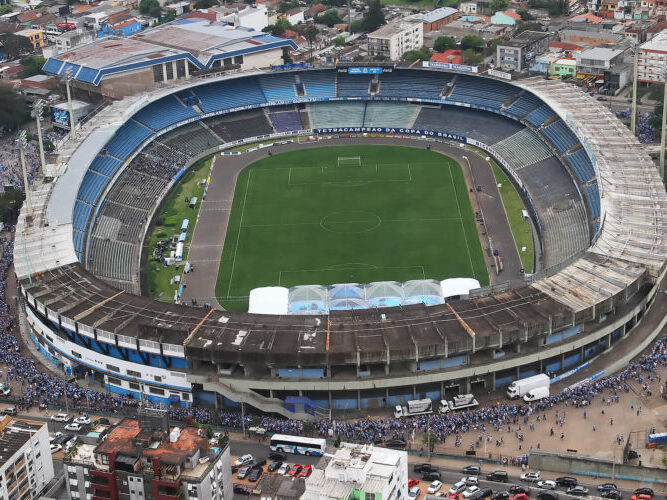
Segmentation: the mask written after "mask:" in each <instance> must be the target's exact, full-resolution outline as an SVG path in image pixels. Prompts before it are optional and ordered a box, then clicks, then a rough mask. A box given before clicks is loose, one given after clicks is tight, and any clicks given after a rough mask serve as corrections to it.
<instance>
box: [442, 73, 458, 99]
mask: <svg viewBox="0 0 667 500" xmlns="http://www.w3.org/2000/svg"><path fill="white" fill-rule="evenodd" d="M458 78H459V75H454V78H452V81H451V82H449V84H447V85H445V86H444V87H442V94H441V95H440V97H441V98H442V99H447V98H448V97H449V96H450V95H451V93H452V92H454V87H456V80H458ZM450 84H451V85H450Z"/></svg>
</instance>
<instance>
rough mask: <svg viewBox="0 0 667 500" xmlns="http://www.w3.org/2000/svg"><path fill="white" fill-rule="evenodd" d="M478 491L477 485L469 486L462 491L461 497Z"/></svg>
mask: <svg viewBox="0 0 667 500" xmlns="http://www.w3.org/2000/svg"><path fill="white" fill-rule="evenodd" d="M478 491H479V486H470V487H469V488H468V489H467V490H465V491H464V492H463V498H471V497H472V496H473V495H474V494H475V493H477V492H478Z"/></svg>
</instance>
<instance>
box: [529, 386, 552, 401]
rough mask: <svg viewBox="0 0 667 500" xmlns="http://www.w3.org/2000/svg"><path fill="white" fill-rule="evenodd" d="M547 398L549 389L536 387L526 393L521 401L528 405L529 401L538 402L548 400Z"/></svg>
mask: <svg viewBox="0 0 667 500" xmlns="http://www.w3.org/2000/svg"><path fill="white" fill-rule="evenodd" d="M548 397H549V388H548V387H544V386H542V387H536V388H535V389H531V390H530V391H528V392H527V393H526V394H524V395H523V400H524V401H525V402H526V403H530V402H531V401H539V400H540V399H544V398H548Z"/></svg>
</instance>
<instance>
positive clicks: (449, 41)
mask: <svg viewBox="0 0 667 500" xmlns="http://www.w3.org/2000/svg"><path fill="white" fill-rule="evenodd" d="M455 48H456V40H454V38H453V37H451V36H439V37H438V38H436V39H435V42H433V50H435V51H436V52H444V51H446V50H451V49H455Z"/></svg>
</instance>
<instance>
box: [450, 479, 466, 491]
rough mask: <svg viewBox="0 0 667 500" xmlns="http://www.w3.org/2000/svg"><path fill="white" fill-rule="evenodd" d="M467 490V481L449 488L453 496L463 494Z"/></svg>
mask: <svg viewBox="0 0 667 500" xmlns="http://www.w3.org/2000/svg"><path fill="white" fill-rule="evenodd" d="M465 489H466V482H465V480H462V481H459V482H458V483H454V484H452V487H451V488H449V492H450V493H451V494H452V495H458V494H459V493H461V492H462V491H464V490H465Z"/></svg>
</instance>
